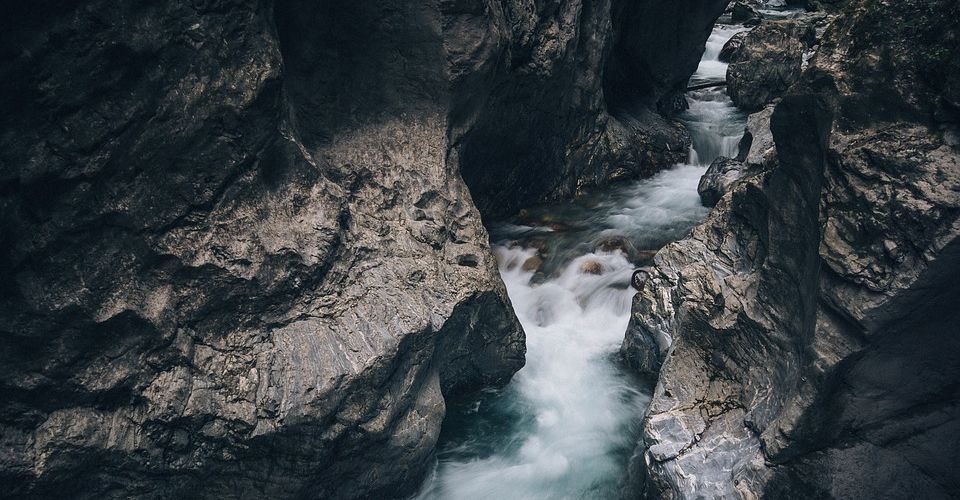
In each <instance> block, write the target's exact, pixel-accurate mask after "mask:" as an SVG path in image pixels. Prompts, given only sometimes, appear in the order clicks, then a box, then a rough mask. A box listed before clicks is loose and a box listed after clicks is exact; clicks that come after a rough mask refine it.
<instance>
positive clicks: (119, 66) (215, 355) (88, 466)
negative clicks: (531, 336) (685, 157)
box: [0, 1, 524, 498]
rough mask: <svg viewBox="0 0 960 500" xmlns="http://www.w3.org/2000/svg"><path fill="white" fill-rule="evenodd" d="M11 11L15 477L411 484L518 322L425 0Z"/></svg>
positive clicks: (2, 409) (383, 490) (210, 488)
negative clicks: (454, 137)
mask: <svg viewBox="0 0 960 500" xmlns="http://www.w3.org/2000/svg"><path fill="white" fill-rule="evenodd" d="M15 10H19V12H13V13H8V14H11V15H9V16H5V20H4V21H3V24H4V26H3V30H4V32H5V33H7V35H5V37H4V41H3V46H2V53H3V59H4V63H3V66H2V70H0V71H2V80H3V83H2V85H3V92H2V97H0V99H2V109H3V113H2V118H0V119H2V120H3V126H2V135H0V213H2V216H0V233H2V235H3V237H2V239H3V242H4V244H3V248H2V254H0V283H2V285H0V286H2V301H0V318H2V321H0V324H2V327H0V330H2V336H3V345H4V348H3V349H2V350H0V376H2V382H0V383H2V388H0V394H2V397H0V436H2V438H0V439H2V450H3V451H2V452H0V478H2V483H3V484H4V488H5V492H4V493H5V494H9V495H12V496H28V497H54V496H62V495H63V494H64V493H63V492H67V491H69V492H71V493H70V494H71V495H77V496H81V497H87V498H89V497H94V496H107V497H130V496H134V497H141V498H176V497H201V498H202V497H218V498H219V497H223V496H240V497H317V498H353V497H359V496H372V497H384V496H395V495H402V494H403V492H404V491H409V489H410V488H411V487H415V486H416V484H417V481H418V480H419V478H420V477H421V475H422V474H423V472H424V470H425V467H426V466H427V465H428V459H429V456H430V454H431V452H432V449H433V445H434V443H435V441H436V439H437V434H438V431H439V428H440V423H441V420H442V418H443V415H444V401H443V396H444V395H450V394H454V393H456V392H459V391H462V390H465V389H470V388H475V387H478V386H480V385H486V384H491V383H501V382H504V381H506V380H507V379H508V378H509V377H510V376H511V375H512V373H513V372H514V371H516V370H517V369H518V368H519V367H520V366H522V364H523V356H524V338H523V334H522V331H521V329H520V327H519V324H518V322H517V321H516V318H515V317H514V314H513V312H512V311H511V309H510V307H509V301H508V299H507V297H506V294H505V290H504V288H503V285H502V283H501V282H500V280H499V278H498V276H497V273H496V266H495V263H494V259H493V257H492V255H491V253H490V250H489V248H488V243H487V234H486V232H485V230H484V228H483V226H482V225H481V223H480V216H479V213H478V212H477V210H476V208H475V207H474V206H473V205H472V204H471V201H470V195H469V193H468V191H467V189H466V186H465V185H464V183H463V181H462V180H461V179H460V176H459V174H458V164H457V163H456V161H455V158H451V157H450V156H449V155H448V152H449V151H450V149H451V143H450V137H451V135H450V132H449V130H448V127H449V123H450V119H449V117H448V115H449V109H448V104H449V102H450V101H451V100H452V99H453V98H454V97H453V96H452V94H451V93H450V90H449V89H450V85H449V77H448V60H447V55H448V49H447V48H446V47H445V43H446V42H447V39H446V38H445V31H444V25H445V22H446V20H445V18H444V16H443V14H442V12H440V11H439V10H438V9H436V8H435V7H430V6H427V5H426V4H423V5H421V4H417V3H410V2H377V3H376V4H351V5H343V4H339V3H334V2H278V3H277V4H276V5H275V6H274V5H270V2H267V3H258V2H216V1H212V2H193V3H162V4H155V3H153V2H124V3H123V4H122V5H121V4H116V3H113V2H98V1H88V2H83V4H82V5H81V6H76V5H75V2H71V3H63V4H57V3H43V4H41V5H34V6H30V7H22V8H17V9H15Z"/></svg>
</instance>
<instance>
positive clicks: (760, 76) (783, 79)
mask: <svg viewBox="0 0 960 500" xmlns="http://www.w3.org/2000/svg"><path fill="white" fill-rule="evenodd" d="M806 26H807V25H806V24H800V23H797V22H795V21H768V22H765V23H763V24H761V25H760V26H757V27H756V28H754V29H753V30H752V31H750V32H749V33H748V34H747V35H746V36H745V37H744V39H743V43H742V45H741V46H740V47H739V48H738V49H737V50H736V51H735V56H734V59H732V61H733V62H732V63H731V64H730V66H729V68H728V69H727V93H728V94H729V95H730V99H732V100H733V102H734V104H736V105H737V106H738V107H740V108H742V109H744V110H747V111H756V110H760V109H762V108H763V107H764V106H765V105H766V104H768V103H770V102H771V101H773V99H775V98H777V97H779V96H781V95H783V93H784V92H786V91H787V89H788V88H790V86H791V85H793V84H794V83H795V82H796V81H797V80H799V79H800V71H801V65H802V63H803V49H804V43H803V42H802V41H801V39H802V36H804V35H803V34H804V33H805V32H806V29H805V27H806Z"/></svg>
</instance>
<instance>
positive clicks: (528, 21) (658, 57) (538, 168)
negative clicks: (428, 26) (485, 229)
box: [450, 0, 728, 217]
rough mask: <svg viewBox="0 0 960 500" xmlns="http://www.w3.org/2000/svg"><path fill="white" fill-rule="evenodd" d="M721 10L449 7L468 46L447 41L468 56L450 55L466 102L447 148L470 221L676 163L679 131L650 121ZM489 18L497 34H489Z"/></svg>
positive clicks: (516, 4) (684, 146)
mask: <svg viewBox="0 0 960 500" xmlns="http://www.w3.org/2000/svg"><path fill="white" fill-rule="evenodd" d="M727 2H728V0H709V1H694V0H683V1H667V0H643V1H627V0H602V1H600V2H593V3H586V2H582V1H581V0H565V1H562V2H559V3H558V2H547V1H541V2H533V1H530V0H526V1H522V0H513V1H510V2H505V3H503V6H502V7H500V6H499V4H497V5H493V4H491V7H490V8H489V9H486V10H484V9H466V8H463V7H462V6H459V5H455V7H451V8H450V10H454V9H455V10H456V11H457V12H458V14H457V16H455V17H453V18H452V19H453V21H451V24H453V25H454V26H456V27H457V29H462V30H465V31H466V32H468V33H470V34H471V37H469V38H468V37H458V38H460V39H464V40H470V41H471V44H470V46H469V50H465V49H458V50H455V51H451V57H452V60H453V68H454V76H455V77H456V78H455V83H456V85H457V87H458V91H457V92H458V94H459V95H463V96H469V99H464V100H463V101H460V102H457V103H455V104H456V106H455V110H454V115H453V116H454V118H456V119H457V122H456V123H455V124H454V130H455V131H460V130H462V131H463V136H462V138H458V139H457V140H456V142H457V143H458V144H459V155H460V157H461V162H462V171H463V176H464V179H465V181H466V182H467V184H468V185H469V186H470V190H471V193H472V195H473V199H474V201H475V202H476V204H477V207H478V208H479V209H480V212H481V213H482V214H483V215H484V216H485V217H488V216H489V217H499V216H506V215H512V214H514V213H516V212H517V211H518V210H519V209H520V208H522V207H524V206H530V205H533V204H535V203H538V202H543V201H548V200H556V199H561V198H569V197H570V196H573V195H576V194H579V193H581V192H582V191H583V190H584V189H586V188H589V187H592V186H599V185H604V184H608V183H610V182H615V181H620V180H626V179H636V178H639V177H643V176H648V175H651V174H653V173H655V172H657V171H659V170H662V169H663V168H666V167H669V166H672V165H674V164H676V163H680V162H682V161H683V160H684V159H685V158H686V155H687V151H688V149H689V144H690V140H689V137H688V135H687V133H686V130H685V129H684V128H683V127H682V126H681V125H680V124H679V123H678V122H676V121H674V120H669V119H666V118H664V117H663V116H661V115H660V114H659V113H658V111H657V110H658V109H660V110H663V111H664V112H665V113H670V112H673V111H675V110H676V106H677V105H680V103H679V101H678V100H677V99H676V92H677V91H680V90H683V89H684V88H685V86H686V82H687V80H688V79H689V77H690V75H691V74H693V72H694V71H695V70H696V68H697V64H698V62H699V59H700V56H701V54H702V53H703V49H704V42H705V41H706V39H707V37H709V35H710V31H711V28H712V25H713V23H714V21H715V20H716V18H717V17H718V16H719V15H720V14H721V13H722V12H723V9H724V7H725V6H726V4H727ZM451 3H452V4H453V2H451ZM460 3H461V2H457V3H456V4H460ZM462 3H464V4H466V5H472V4H470V3H469V2H462ZM490 13H496V14H497V15H498V16H500V15H502V16H503V19H504V23H503V24H502V25H500V24H493V23H492V21H491V20H490ZM663 19H673V20H674V22H671V23H664V22H662V21H663ZM487 54H495V55H496V57H495V58H493V59H488V58H487V57H486V55H487ZM478 55H479V56H478ZM478 57H479V59H478ZM476 60H479V61H483V62H484V63H485V64H486V66H483V67H482V68H481V67H479V66H481V65H479V64H478V63H476V62H475V61H476ZM492 61H496V62H497V64H494V63H493V62H492ZM461 68H472V69H470V70H468V71H466V72H465V73H466V74H467V75H471V76H470V77H469V78H460V77H459V76H458V75H459V74H460V73H461V72H462V70H461ZM681 106H682V105H681Z"/></svg>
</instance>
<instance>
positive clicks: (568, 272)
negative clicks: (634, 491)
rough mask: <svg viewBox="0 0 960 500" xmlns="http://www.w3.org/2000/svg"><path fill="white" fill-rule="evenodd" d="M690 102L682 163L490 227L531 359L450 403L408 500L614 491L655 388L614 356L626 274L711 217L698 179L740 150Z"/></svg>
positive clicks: (714, 69) (716, 113) (739, 121)
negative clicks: (688, 139) (431, 460)
mask: <svg viewBox="0 0 960 500" xmlns="http://www.w3.org/2000/svg"><path fill="white" fill-rule="evenodd" d="M740 29H741V28H735V27H728V26H722V25H718V26H717V27H716V29H715V30H714V33H713V35H712V36H711V37H710V40H709V41H708V42H707V47H706V51H705V53H704V56H703V60H702V61H701V63H700V68H699V69H698V71H697V73H696V74H695V75H694V76H693V78H692V79H691V84H693V85H695V84H697V83H707V82H716V81H722V80H723V79H724V78H725V72H726V64H723V63H721V62H720V61H718V60H717V56H718V55H719V53H720V49H721V48H722V47H723V44H724V43H726V41H727V40H728V39H729V38H730V37H731V36H732V35H733V34H734V33H736V32H737V31H739V30H740ZM689 101H690V109H689V110H688V111H686V112H684V113H683V114H682V115H681V117H680V118H681V119H682V120H683V122H684V123H685V124H686V126H687V127H688V129H689V130H690V134H691V136H692V137H693V146H692V148H691V152H690V160H689V162H688V163H689V164H687V165H677V166H676V167H675V168H673V169H670V170H667V171H664V172H661V173H660V174H658V175H656V176H654V177H653V178H651V179H646V180H643V181H640V182H637V183H634V184H632V185H627V186H619V187H616V188H611V189H609V190H606V191H604V192H601V193H594V194H591V195H587V196H584V197H582V198H580V199H577V200H575V201H572V202H568V203H564V204H559V205H554V206H550V207H534V208H531V209H530V210H529V211H528V213H527V214H526V216H525V217H524V218H523V220H516V221H513V222H512V223H510V224H502V225H499V226H495V227H493V228H491V238H492V239H493V241H494V242H496V243H495V252H496V255H497V258H498V262H499V266H500V274H501V276H502V277H503V281H504V283H506V286H507V291H508V293H509V295H510V299H511V301H512V302H513V306H514V309H515V310H516V312H517V316H518V317H519V319H520V322H521V323H522V324H523V327H524V330H525V331H526V333H527V364H526V366H525V367H524V368H523V369H522V370H521V371H520V372H518V373H517V375H516V376H515V377H514V379H513V380H512V381H511V382H510V384H509V385H508V386H507V387H505V388H503V389H499V390H491V391H487V392H485V393H483V394H481V395H480V396H478V397H474V398H471V399H469V400H467V401H460V402H451V404H450V405H449V407H448V416H447V419H446V420H445V422H444V428H443V431H442V434H441V438H440V444H439V447H438V452H437V465H436V469H435V470H434V472H433V474H432V476H431V477H430V478H429V479H428V480H427V482H426V483H425V484H424V486H423V489H422V491H421V492H420V494H419V496H418V498H421V499H457V500H460V499H467V500H469V499H496V500H510V499H524V500H529V499H545V500H546V499H555V498H616V497H618V496H619V491H620V490H619V488H620V480H621V478H622V477H623V476H624V471H625V467H626V464H627V461H628V460H629V457H630V454H631V453H632V450H633V448H634V445H635V444H636V442H637V439H639V422H638V418H637V417H638V415H642V414H643V412H644V410H645V408H646V405H647V404H648V403H649V400H650V394H651V392H652V390H653V388H652V387H650V386H649V385H645V383H644V382H642V381H640V380H637V379H635V378H634V377H633V376H632V375H631V373H630V371H629V370H628V369H626V368H625V367H622V366H621V365H620V364H619V363H617V362H616V360H617V352H618V350H619V346H620V343H621V341H622V340H623V333H624V331H625V329H626V327H627V323H628V321H629V317H630V306H631V300H632V297H633V294H634V291H633V289H632V288H631V287H630V286H629V283H630V277H631V274H632V272H633V270H634V268H635V266H636V263H637V262H647V263H648V262H650V259H652V256H653V254H654V253H655V251H656V250H657V249H659V248H661V247H662V246H663V245H665V244H667V243H669V242H671V241H674V240H676V239H678V238H680V237H682V236H683V234H684V233H686V232H687V231H689V229H690V228H691V227H692V226H693V225H694V224H696V223H697V222H698V221H700V220H702V218H703V217H704V216H705V215H706V214H707V209H706V208H704V207H703V206H702V205H701V203H700V197H699V196H698V194H697V183H698V182H699V180H700V176H701V175H702V174H703V172H704V169H705V167H706V166H707V165H709V163H710V162H711V161H713V159H715V158H716V157H717V156H719V155H727V156H730V155H735V154H736V147H737V142H738V141H739V138H740V135H741V134H742V131H743V121H744V117H743V116H742V115H741V114H740V113H738V112H737V111H736V109H734V107H733V105H732V103H730V100H729V99H728V98H727V97H726V95H725V93H724V89H722V88H713V89H704V90H701V91H696V92H692V93H690V95H689ZM616 238H620V240H616ZM624 240H626V241H628V242H629V243H628V244H610V243H609V242H610V241H624ZM604 242H607V244H606V245H605V244H604Z"/></svg>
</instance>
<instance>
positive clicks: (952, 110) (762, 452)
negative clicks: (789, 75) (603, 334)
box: [624, 0, 960, 498]
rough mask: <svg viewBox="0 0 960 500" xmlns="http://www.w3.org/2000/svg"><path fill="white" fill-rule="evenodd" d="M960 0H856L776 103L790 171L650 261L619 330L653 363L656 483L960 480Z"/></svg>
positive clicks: (726, 201) (645, 467) (638, 470)
mask: <svg viewBox="0 0 960 500" xmlns="http://www.w3.org/2000/svg"><path fill="white" fill-rule="evenodd" d="M958 9H960V6H958V5H957V4H956V3H955V2H951V1H946V0H939V1H933V2H920V1H906V2H873V1H867V0H861V1H855V2H850V4H849V5H848V7H847V10H846V11H844V13H843V14H842V15H841V16H840V17H839V18H838V20H837V21H835V22H834V24H833V25H832V26H831V27H830V29H829V30H828V32H827V34H826V35H825V37H824V39H823V41H822V45H821V48H820V50H819V52H818V53H817V55H816V56H815V58H814V60H813V61H812V62H811V65H810V68H809V70H808V71H807V72H806V73H805V75H804V77H803V80H802V83H801V84H798V85H797V86H795V87H794V88H793V89H792V90H791V91H790V93H789V94H788V95H787V96H786V97H785V98H784V99H783V101H782V102H781V103H780V104H778V105H777V106H776V108H775V110H774V112H773V114H772V119H771V129H772V133H773V138H774V140H775V142H776V156H777V162H776V164H775V166H774V167H773V168H772V169H770V170H768V171H765V172H763V173H761V174H759V175H757V176H752V177H751V176H748V177H745V178H744V179H743V180H741V181H739V182H738V183H736V184H734V186H733V188H732V189H731V191H730V192H729V193H727V194H726V195H724V197H723V198H722V199H721V200H720V201H719V202H718V204H717V207H716V208H715V209H714V211H713V212H712V213H711V214H710V216H709V217H708V219H707V220H706V221H705V222H704V223H703V224H702V225H700V226H698V227H697V228H696V229H694V231H693V233H692V235H691V236H690V237H689V238H688V239H686V240H682V241H680V242H677V243H675V244H673V245H670V246H668V247H667V248H665V249H664V250H663V251H661V252H660V253H659V254H658V255H657V257H656V266H655V268H654V269H653V270H652V271H651V278H650V279H649V280H648V281H647V283H646V284H645V286H644V288H643V290H642V291H641V292H640V293H639V294H638V295H637V297H636V299H635V303H634V314H633V318H632V320H631V326H630V328H629V330H628V333H627V337H626V339H625V342H624V351H625V354H626V355H627V358H628V359H630V360H631V361H633V362H634V363H635V365H636V366H637V368H638V369H639V370H640V371H641V372H643V373H646V374H648V375H653V374H656V373H657V370H658V369H659V377H660V378H659V383H658V385H657V389H656V393H655V396H654V399H653V401H652V403H651V407H650V410H649V412H648V414H647V415H646V417H645V419H644V437H643V443H641V445H640V446H639V447H638V453H637V455H636V456H635V457H634V461H633V463H632V465H633V469H632V470H631V473H632V474H633V475H632V478H633V479H634V481H635V483H634V484H637V485H640V487H642V488H645V489H646V491H647V493H649V494H651V495H662V496H665V497H668V498H696V497H708V498H709V497H734V498H737V497H739V498H758V497H769V498H786V497H790V498H793V497H797V498H902V497H908V496H917V495H919V496H922V497H924V498H951V497H953V496H954V495H955V494H956V492H957V491H960V474H958V472H957V469H956V467H953V464H955V463H956V461H957V460H958V459H960V443H958V442H957V440H956V438H955V436H956V435H957V434H958V432H960V406H958V404H957V401H958V400H960V390H958V387H960V384H958V381H960V363H958V359H960V338H958V337H957V336H956V335H954V334H953V332H955V331H956V325H957V323H958V322H960V311H958V310H957V308H956V307H955V306H954V305H953V303H955V297H956V296H957V295H958V294H960V284H958V283H960V133H958V129H957V126H958V123H960V115H958V113H957V110H958V109H960V107H958V106H957V103H958V102H960V85H958V83H960V62H958V61H960V31H958V27H957V25H956V23H955V22H954V21H952V20H955V19H956V18H957V16H960V12H958ZM830 117H833V118H832V126H830V125H829V124H830V122H831V119H830ZM645 346H655V347H658V348H659V349H658V350H656V351H655V353H654V354H652V355H651V354H643V353H640V352H639V351H638V350H639V349H642V348H643V347H645ZM661 365H662V366H661Z"/></svg>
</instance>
